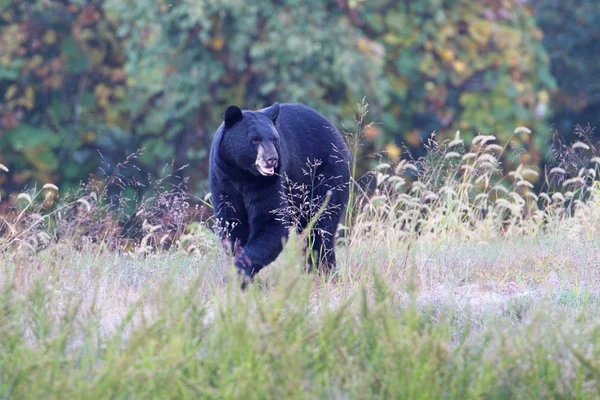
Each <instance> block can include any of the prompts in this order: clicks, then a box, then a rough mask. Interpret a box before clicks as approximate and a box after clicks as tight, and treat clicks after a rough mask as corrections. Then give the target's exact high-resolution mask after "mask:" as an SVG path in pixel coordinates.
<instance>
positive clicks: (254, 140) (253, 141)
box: [250, 139, 260, 144]
mask: <svg viewBox="0 0 600 400" xmlns="http://www.w3.org/2000/svg"><path fill="white" fill-rule="evenodd" d="M250 143H252V144H259V143H260V139H252V141H251V142H250Z"/></svg>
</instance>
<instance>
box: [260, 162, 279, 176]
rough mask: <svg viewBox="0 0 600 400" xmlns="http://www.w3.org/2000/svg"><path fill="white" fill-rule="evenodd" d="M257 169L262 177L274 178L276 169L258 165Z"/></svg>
mask: <svg viewBox="0 0 600 400" xmlns="http://www.w3.org/2000/svg"><path fill="white" fill-rule="evenodd" d="M256 169H257V170H258V173H259V174H261V175H262V176H273V174H275V167H267V166H264V165H260V164H258V163H257V164H256Z"/></svg>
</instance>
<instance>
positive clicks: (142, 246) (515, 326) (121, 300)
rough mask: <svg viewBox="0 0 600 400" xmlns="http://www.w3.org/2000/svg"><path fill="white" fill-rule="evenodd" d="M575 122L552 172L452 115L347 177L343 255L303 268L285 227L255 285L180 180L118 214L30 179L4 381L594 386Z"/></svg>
mask: <svg viewBox="0 0 600 400" xmlns="http://www.w3.org/2000/svg"><path fill="white" fill-rule="evenodd" d="M366 110H367V108H366V105H364V104H363V105H362V106H361V107H360V108H359V113H358V115H357V116H356V118H355V121H356V126H355V128H354V131H353V133H352V135H353V136H352V135H351V136H352V137H351V140H350V143H351V146H350V147H351V152H352V153H353V154H354V156H355V157H354V162H356V155H357V154H358V153H357V150H358V146H360V143H361V140H363V139H362V137H361V132H362V129H363V121H364V120H365V118H364V115H365V114H364V113H365V112H366ZM584 133H585V132H584V131H583V130H582V135H583V136H584ZM514 134H515V135H529V134H531V133H529V132H528V130H527V129H526V128H517V129H516V130H515V132H514ZM583 136H582V140H581V142H578V143H575V144H572V145H568V146H567V145H564V144H561V147H560V149H561V151H560V152H559V153H557V155H558V157H557V160H558V161H557V164H556V165H554V166H553V167H552V168H549V170H548V171H547V172H548V173H547V174H542V173H541V171H538V170H536V169H535V168H530V167H527V166H525V165H523V166H519V167H518V168H517V169H516V170H514V171H509V172H503V171H504V169H503V168H502V159H503V155H504V152H505V151H507V149H508V147H507V144H499V143H497V141H496V139H495V138H494V137H492V136H484V135H478V136H476V137H475V138H474V139H473V140H472V141H471V142H470V143H465V142H464V141H463V139H462V138H461V136H460V133H457V135H456V137H455V138H454V139H453V140H451V141H448V142H444V143H439V144H435V143H431V144H430V145H429V147H430V148H429V152H428V156H427V157H426V158H424V159H420V160H410V159H403V160H389V162H382V163H380V164H379V165H377V167H376V168H374V170H373V171H371V172H370V173H369V176H368V178H369V179H367V180H366V181H367V184H368V185H370V186H369V187H370V189H369V190H368V189H367V188H366V187H365V186H364V185H363V184H362V182H364V181H365V179H362V180H360V182H361V183H360V184H359V183H358V182H359V181H358V180H353V182H352V183H351V184H352V191H351V192H352V200H351V204H350V207H349V212H348V213H347V219H346V223H345V224H344V225H345V228H344V229H345V234H344V235H342V236H343V237H342V236H341V237H340V238H339V246H338V265H339V270H338V271H337V273H336V274H334V275H333V276H331V277H324V276H321V275H318V274H306V273H305V272H304V264H305V260H304V258H303V239H304V237H303V236H302V237H299V236H297V235H294V234H292V235H291V237H290V239H289V240H288V242H287V244H286V246H285V248H284V251H283V253H282V254H281V255H280V257H279V258H278V260H277V261H276V262H275V263H274V264H273V265H271V266H269V267H268V268H266V269H265V270H264V271H262V272H261V274H259V276H258V279H257V281H256V282H255V283H254V284H253V285H250V287H249V288H248V290H247V291H240V290H239V286H238V285H237V281H236V279H235V273H234V271H233V270H234V269H233V268H232V267H231V264H230V260H229V259H228V256H227V254H225V253H224V251H223V250H222V248H221V246H220V243H219V241H218V240H217V239H216V237H215V235H214V234H212V232H211V231H210V229H209V223H206V222H204V221H197V220H198V218H196V216H197V215H198V214H199V213H200V212H201V211H200V210H199V209H195V208H194V207H191V206H190V205H189V199H188V198H187V197H186V195H185V190H184V189H185V188H184V187H182V186H178V185H175V186H172V185H168V184H167V180H166V179H163V180H159V181H158V182H156V184H155V185H154V186H153V188H155V190H153V191H151V192H152V193H153V194H152V195H151V196H149V197H147V198H145V199H143V200H141V201H139V202H137V203H136V206H135V208H134V211H133V213H132V214H133V215H134V218H133V219H131V220H130V221H129V222H127V223H126V224H124V225H123V224H119V221H117V220H116V219H115V218H114V215H115V208H114V207H113V206H111V203H110V202H109V200H110V199H114V196H113V195H111V194H110V193H109V192H110V191H109V190H99V188H98V187H97V186H93V185H90V186H84V187H82V189H81V191H79V192H78V193H75V194H73V195H71V196H70V197H69V196H65V195H64V194H60V193H58V188H56V187H54V186H53V185H51V184H49V185H46V186H44V187H42V189H41V190H32V191H31V192H27V193H24V194H22V195H20V196H19V197H18V198H16V199H15V200H16V203H15V204H16V205H15V208H14V209H13V211H12V212H11V213H10V214H8V215H6V216H4V217H3V219H2V222H0V398H19V399H20V398H219V399H221V398H261V399H262V398H460V399H465V398H549V397H556V398H590V397H599V396H600V380H599V378H600V364H598V361H597V360H598V359H599V358H598V356H599V355H600V354H599V353H598V352H599V349H600V346H598V344H599V343H600V324H599V323H598V321H599V319H598V317H599V313H598V311H597V310H598V302H599V297H598V296H599V293H600V291H599V289H600V285H599V284H598V282H600V280H599V278H600V268H598V267H600V246H599V242H598V236H597V229H598V228H597V227H598V226H600V186H599V185H598V181H597V179H596V176H597V172H598V170H597V164H598V163H599V160H600V158H598V156H597V155H596V153H595V149H594V147H593V145H592V143H590V142H587V141H586V139H585V138H584V137H583ZM350 168H351V169H352V170H353V171H355V168H356V164H352V165H350ZM3 170H4V168H0V173H2V171H3ZM543 177H547V178H543ZM541 179H545V181H541ZM111 182H112V183H115V182H118V179H116V178H114V179H112V181H111ZM536 188H541V189H539V190H538V189H536ZM117 198H118V196H117ZM113 204H114V203H113ZM121 206H122V205H121V203H119V202H117V207H116V208H117V209H119V207H121ZM190 220H196V222H193V223H190Z"/></svg>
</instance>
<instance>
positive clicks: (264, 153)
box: [221, 103, 280, 176]
mask: <svg viewBox="0 0 600 400" xmlns="http://www.w3.org/2000/svg"><path fill="white" fill-rule="evenodd" d="M278 116H279V103H274V104H273V105H272V106H270V107H268V108H265V109H262V110H259V111H242V110H241V109H240V108H239V107H237V106H234V105H232V106H229V107H227V110H225V115H224V116H223V125H222V126H223V136H222V139H221V140H222V141H221V146H222V147H224V148H225V149H226V154H227V155H228V161H229V162H231V163H233V164H235V166H236V167H238V168H241V169H244V170H248V171H250V172H251V173H253V174H254V175H257V176H261V175H262V176H273V175H274V174H275V173H276V172H277V171H278V167H279V164H280V159H279V155H280V146H279V132H278V131H277V129H276V128H275V122H276V121H277V117H278Z"/></svg>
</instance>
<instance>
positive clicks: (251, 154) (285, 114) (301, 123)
mask: <svg viewBox="0 0 600 400" xmlns="http://www.w3.org/2000/svg"><path fill="white" fill-rule="evenodd" d="M349 161H350V152H349V151H348V147H347V146H346V144H345V143H344V140H343V138H342V135H341V134H340V132H339V131H338V130H337V129H336V128H335V127H334V126H333V125H332V124H331V122H329V121H328V120H327V119H326V118H325V117H324V116H322V115H321V114H319V113H318V112H317V111H315V110H313V109H312V108H309V107H307V106H305V105H302V104H281V105H280V104H279V103H274V104H273V105H272V106H270V107H268V108H264V109H262V110H258V111H248V110H243V111H242V110H241V109H240V108H238V107H237V106H233V105H232V106H229V107H228V108H227V110H226V111H225V114H224V116H223V122H222V123H221V125H220V126H219V128H218V129H217V131H216V133H215V136H214V139H213V143H212V146H211V150H210V189H211V193H212V201H213V207H214V210H215V213H216V217H217V221H218V227H219V232H220V234H221V238H222V239H227V240H226V242H228V243H229V244H230V246H231V249H232V251H233V253H234V254H235V260H234V262H235V266H236V267H237V269H238V272H239V273H240V274H243V276H244V278H245V279H252V278H253V277H254V275H255V274H256V273H257V272H258V271H260V270H261V269H262V268H263V267H265V266H266V265H267V264H269V263H271V262H272V261H273V260H275V258H277V256H278V255H279V253H280V252H281V250H282V242H283V239H284V238H286V237H287V235H288V229H289V228H290V227H292V226H294V227H295V228H296V229H298V231H301V230H303V229H305V228H306V227H307V224H308V223H309V222H310V221H311V220H312V219H313V217H314V216H315V213H316V212H317V211H319V209H320V208H323V207H322V205H323V203H324V201H325V199H326V198H327V197H328V196H329V201H328V202H327V204H326V207H325V208H324V209H325V212H323V213H322V214H320V217H319V218H318V220H317V222H316V224H315V225H314V226H313V229H312V230H311V232H310V235H309V238H310V239H309V246H310V247H309V248H310V249H311V251H312V255H313V257H309V260H311V265H313V266H314V264H315V263H314V262H313V261H314V260H315V259H316V260H317V263H318V264H319V265H321V267H322V268H323V269H325V270H329V269H331V268H332V267H335V252H334V243H335V232H336V230H337V226H338V223H339V221H340V218H341V216H342V213H343V211H344V209H345V207H346V204H347V202H348V190H349V188H348V183H349V180H350V171H349Z"/></svg>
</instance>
